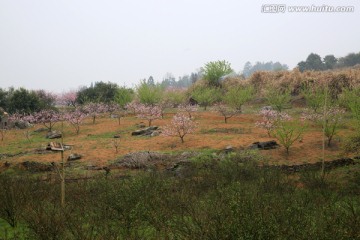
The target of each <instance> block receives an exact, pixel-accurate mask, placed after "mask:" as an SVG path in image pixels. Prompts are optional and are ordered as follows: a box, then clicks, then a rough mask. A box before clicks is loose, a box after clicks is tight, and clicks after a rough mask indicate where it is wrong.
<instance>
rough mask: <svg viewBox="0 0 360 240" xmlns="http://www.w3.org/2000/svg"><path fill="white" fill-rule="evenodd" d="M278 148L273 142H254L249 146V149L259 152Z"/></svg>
mask: <svg viewBox="0 0 360 240" xmlns="http://www.w3.org/2000/svg"><path fill="white" fill-rule="evenodd" d="M278 146H279V144H277V142H276V141H275V140H271V141H266V142H254V143H253V144H251V145H250V147H249V148H250V149H260V150H269V149H275V148H277V147H278Z"/></svg>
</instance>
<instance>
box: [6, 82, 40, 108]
mask: <svg viewBox="0 0 360 240" xmlns="http://www.w3.org/2000/svg"><path fill="white" fill-rule="evenodd" d="M40 110H41V101H40V99H39V97H38V96H37V94H36V93H35V92H34V91H29V90H27V89H25V88H19V89H16V90H14V92H12V93H11V95H10V97H9V106H8V111H9V112H10V113H15V112H21V113H32V112H37V111H40Z"/></svg>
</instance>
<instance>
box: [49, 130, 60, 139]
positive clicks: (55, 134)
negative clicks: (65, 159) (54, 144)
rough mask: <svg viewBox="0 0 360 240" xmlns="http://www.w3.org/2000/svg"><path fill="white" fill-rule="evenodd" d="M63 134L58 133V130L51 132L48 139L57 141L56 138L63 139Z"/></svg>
mask: <svg viewBox="0 0 360 240" xmlns="http://www.w3.org/2000/svg"><path fill="white" fill-rule="evenodd" d="M61 136H62V135H61V132H58V131H56V130H54V131H51V132H48V133H47V134H46V138H48V139H55V138H61Z"/></svg>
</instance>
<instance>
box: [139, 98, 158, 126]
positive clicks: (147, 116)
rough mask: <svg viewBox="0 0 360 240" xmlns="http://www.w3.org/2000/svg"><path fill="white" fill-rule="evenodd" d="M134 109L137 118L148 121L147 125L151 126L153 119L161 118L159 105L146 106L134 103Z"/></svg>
mask: <svg viewBox="0 0 360 240" xmlns="http://www.w3.org/2000/svg"><path fill="white" fill-rule="evenodd" d="M135 109H136V112H137V113H138V114H137V117H138V118H141V119H144V120H147V121H148V122H149V126H151V123H152V121H153V120H155V119H159V118H161V109H160V107H159V106H150V105H149V106H147V105H144V104H141V103H139V104H136V105H135Z"/></svg>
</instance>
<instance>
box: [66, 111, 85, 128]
mask: <svg viewBox="0 0 360 240" xmlns="http://www.w3.org/2000/svg"><path fill="white" fill-rule="evenodd" d="M86 116H87V114H86V113H85V112H84V111H82V109H80V108H79V107H76V108H75V109H74V110H73V111H70V112H66V113H65V114H64V119H65V120H66V121H67V122H69V123H70V125H72V126H73V127H74V128H75V131H76V134H79V132H80V125H81V124H82V123H83V121H84V119H85V118H86Z"/></svg>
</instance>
